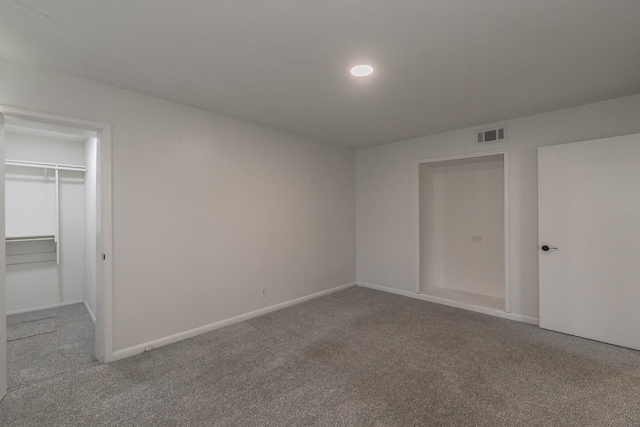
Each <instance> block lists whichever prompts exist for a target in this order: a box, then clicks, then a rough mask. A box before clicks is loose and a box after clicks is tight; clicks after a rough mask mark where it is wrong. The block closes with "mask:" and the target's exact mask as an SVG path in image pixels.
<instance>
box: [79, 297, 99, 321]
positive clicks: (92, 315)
mask: <svg viewBox="0 0 640 427" xmlns="http://www.w3.org/2000/svg"><path fill="white" fill-rule="evenodd" d="M82 302H84V307H85V308H86V309H87V311H88V312H89V316H91V320H92V321H93V324H94V325H95V324H96V315H95V314H93V311H91V307H89V303H88V302H87V300H84V301H82Z"/></svg>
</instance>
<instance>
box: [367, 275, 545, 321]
mask: <svg viewBox="0 0 640 427" xmlns="http://www.w3.org/2000/svg"><path fill="white" fill-rule="evenodd" d="M358 286H361V287H363V288H370V289H375V290H377V291H383V292H389V293H391V294H396V295H402V296H405V297H409V298H415V299H420V300H423V301H429V302H435V303H437V304H443V305H448V306H449V307H455V308H461V309H463V310H469V311H475V312H477V313H482V314H488V315H490V316H495V317H501V318H503V319H509V320H515V321H517V322H523V323H529V324H531V325H539V323H540V321H539V319H537V318H535V317H529V316H523V315H521V314H514V313H507V312H506V311H500V310H496V309H493V308H488V307H481V306H478V305H472V304H464V303H461V302H458V301H454V300H449V299H446V298H439V297H432V296H430V295H426V294H416V293H414V292H411V291H405V290H401V289H394V288H388V287H385V286H380V285H374V284H371V283H365V282H358Z"/></svg>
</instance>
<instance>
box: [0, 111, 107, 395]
mask: <svg viewBox="0 0 640 427" xmlns="http://www.w3.org/2000/svg"><path fill="white" fill-rule="evenodd" d="M1 111H2V112H3V113H4V115H5V133H4V140H5V146H4V152H5V156H4V157H5V162H4V167H5V173H4V176H3V179H4V180H5V182H4V187H5V209H4V213H5V242H6V258H5V259H6V275H5V277H4V279H5V280H4V286H3V287H2V289H1V290H0V291H1V292H3V293H4V297H5V306H4V307H2V309H3V314H6V321H7V330H6V332H7V340H6V345H7V347H6V348H7V365H8V378H7V379H8V388H9V390H16V389H19V388H22V387H26V386H29V385H32V384H35V383H37V382H40V381H43V380H46V379H47V378H50V377H52V376H54V375H56V374H58V373H61V372H66V371H71V370H77V369H80V368H83V367H87V366H91V365H93V364H98V363H103V362H109V361H110V360H111V357H112V356H111V355H112V349H111V273H110V272H111V260H110V253H111V247H112V246H111V245H112V244H111V239H110V236H111V214H110V212H111V193H110V192H111V188H110V185H109V182H110V169H111V167H110V161H111V159H110V127H109V126H108V125H106V124H100V123H92V122H86V121H81V120H76V119H70V118H64V117H57V116H51V115H44V114H40V113H34V112H28V111H24V110H18V109H13V108H10V107H2V110H1ZM0 368H2V367H0Z"/></svg>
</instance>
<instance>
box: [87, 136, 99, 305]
mask: <svg viewBox="0 0 640 427" xmlns="http://www.w3.org/2000/svg"><path fill="white" fill-rule="evenodd" d="M97 149H98V141H97V139H96V138H89V139H87V141H86V142H85V143H84V156H85V159H84V161H85V163H84V164H85V166H86V167H87V172H86V174H85V180H84V200H85V215H84V216H85V232H84V238H85V241H84V250H85V268H84V300H85V302H86V303H87V306H88V307H89V310H90V311H91V314H92V317H93V316H95V312H96V262H97V254H96V232H97V230H96V218H97V217H96V213H97V212H96V208H97V193H96V189H97V187H96V178H97V176H96V173H97V163H96V162H97V159H98V157H97V155H98V152H97Z"/></svg>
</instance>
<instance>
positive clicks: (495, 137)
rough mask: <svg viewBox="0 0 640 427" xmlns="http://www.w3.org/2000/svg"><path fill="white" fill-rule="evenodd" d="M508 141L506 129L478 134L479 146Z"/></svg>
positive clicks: (484, 131)
mask: <svg viewBox="0 0 640 427" xmlns="http://www.w3.org/2000/svg"><path fill="white" fill-rule="evenodd" d="M505 139H507V134H506V133H505V130H504V128H496V129H488V130H483V131H482V132H478V139H477V140H476V142H477V143H478V144H487V143H490V142H498V141H504V140H505Z"/></svg>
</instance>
